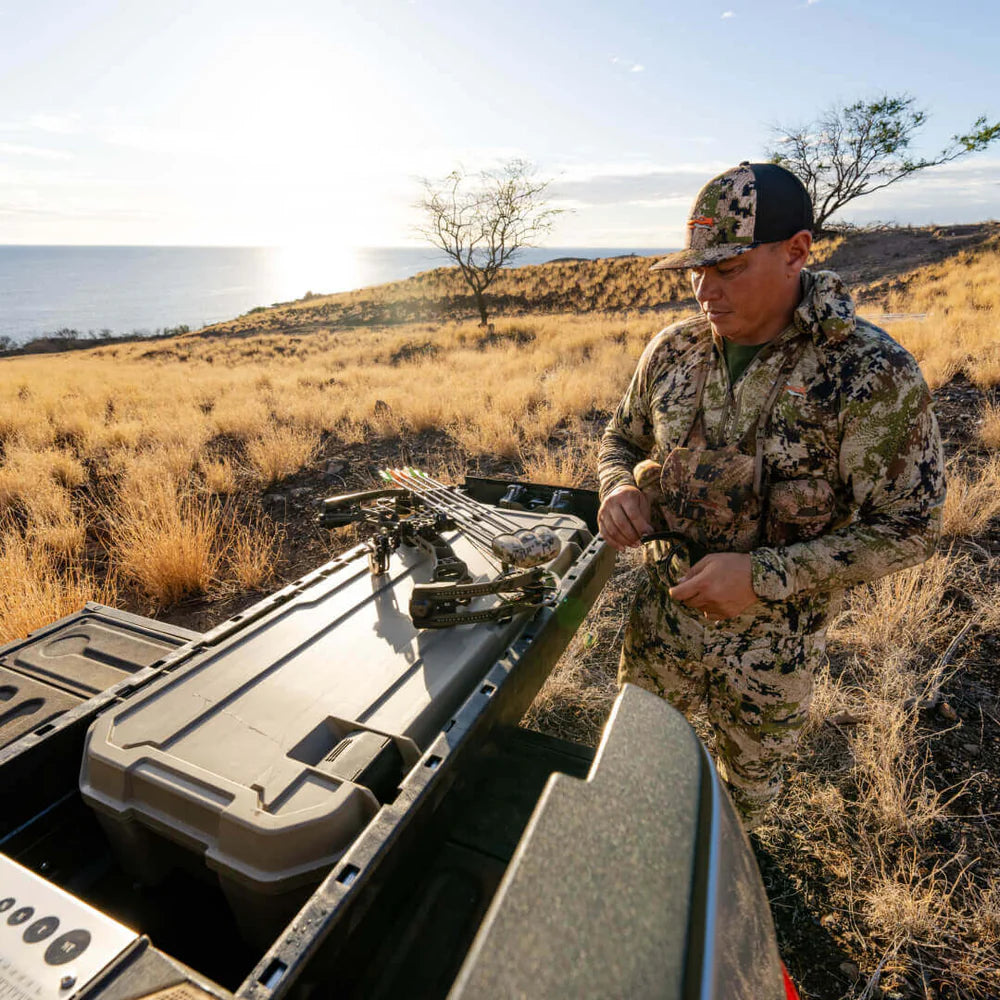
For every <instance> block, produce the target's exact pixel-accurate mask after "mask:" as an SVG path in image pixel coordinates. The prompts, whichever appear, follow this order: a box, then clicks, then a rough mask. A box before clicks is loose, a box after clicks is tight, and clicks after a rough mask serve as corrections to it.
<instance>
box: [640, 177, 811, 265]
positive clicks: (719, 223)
mask: <svg viewBox="0 0 1000 1000" xmlns="http://www.w3.org/2000/svg"><path fill="white" fill-rule="evenodd" d="M812 225H813V215H812V201H811V200H810V198H809V193H808V192H807V191H806V189H805V186H804V185H803V183H802V181H800V180H799V179H798V177H796V176H795V174H793V173H792V172H791V171H789V170H786V169H785V168H784V167H779V166H778V165H777V164H774V163H750V162H749V161H746V160H744V161H743V162H742V163H741V164H740V165H739V166H738V167H733V168H732V169H731V170H727V171H726V172H725V173H724V174H719V176H718V177H713V178H712V180H710V181H709V182H708V183H707V184H706V185H705V186H704V187H703V188H702V189H701V191H699V192H698V197H697V198H696V199H695V202H694V206H693V207H692V209H691V215H690V217H689V218H688V224H687V238H686V239H685V242H684V249H683V250H678V251H677V253H672V254H670V255H669V256H668V257H664V258H663V259H662V260H659V261H657V262H656V263H655V264H654V265H653V266H652V267H651V268H650V270H652V271H661V270H666V269H682V268H688V267H706V266H708V265H710V264H718V263H719V262H720V261H723V260H728V259H729V258H731V257H739V256H740V254H744V253H746V252H747V251H748V250H753V248H754V247H758V246H760V245H761V244H762V243H775V242H777V241H779V240H787V239H788V238H789V237H790V236H793V235H794V234H795V233H797V232H799V231H801V230H803V229H810V230H811V229H812Z"/></svg>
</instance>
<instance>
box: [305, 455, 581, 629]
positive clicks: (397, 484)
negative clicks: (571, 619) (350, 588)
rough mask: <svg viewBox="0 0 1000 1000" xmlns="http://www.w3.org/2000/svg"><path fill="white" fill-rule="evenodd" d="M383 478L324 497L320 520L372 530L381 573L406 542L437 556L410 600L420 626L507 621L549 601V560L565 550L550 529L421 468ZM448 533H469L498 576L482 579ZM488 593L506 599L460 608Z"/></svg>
mask: <svg viewBox="0 0 1000 1000" xmlns="http://www.w3.org/2000/svg"><path fill="white" fill-rule="evenodd" d="M379 475H380V477H381V479H382V480H383V481H384V482H385V483H386V485H385V486H384V487H382V488H379V489H373V490H365V491H362V492H360V493H348V494H345V495H343V496H337V497H331V498H330V499H328V500H324V501H323V512H322V514H321V515H320V523H321V524H322V525H323V526H324V527H327V528H340V527H343V526H345V525H348V524H358V525H362V526H363V527H364V528H366V529H367V530H368V531H369V532H370V536H369V538H368V540H367V542H366V546H367V549H368V565H369V568H370V570H371V572H372V574H373V575H378V574H382V573H385V572H387V571H388V568H389V557H390V556H391V555H392V553H393V552H394V551H396V549H398V548H399V547H400V546H401V545H403V546H407V547H410V548H419V549H422V550H424V551H425V552H427V553H428V554H429V555H430V557H431V559H432V569H431V582H430V583H427V584H416V585H415V586H414V588H413V594H412V596H411V598H410V608H409V610H410V617H411V618H412V620H413V623H414V625H416V626H417V627H418V628H446V627H448V626H451V625H466V624H470V623H474V622H491V621H507V620H509V619H510V618H511V617H512V616H513V615H514V614H517V613H518V612H521V611H528V610H531V609H533V608H538V607H540V606H541V605H542V604H544V603H545V602H546V601H547V600H548V599H549V597H550V596H551V594H552V592H553V583H552V581H551V579H550V577H549V574H547V573H546V572H545V570H544V569H543V565H544V564H545V563H548V562H550V561H551V560H553V559H555V558H556V557H557V556H558V555H559V552H560V549H561V547H562V543H561V542H560V540H559V536H558V535H556V533H555V532H554V531H552V530H551V529H550V528H548V527H546V526H545V525H537V526H535V527H531V528H525V527H523V526H522V525H520V524H519V523H517V521H515V520H513V519H511V518H509V517H504V516H503V515H502V514H501V513H500V512H499V511H498V510H497V509H496V508H494V507H490V506H489V505H487V504H483V503H479V502H478V501H476V500H473V499H472V498H471V497H469V496H467V495H466V494H464V493H462V492H461V491H460V490H458V489H457V488H455V487H453V486H446V485H444V484H443V483H440V482H438V481H437V480H436V479H432V478H431V477H430V476H428V475H427V474H426V473H423V472H421V471H420V470H418V469H413V468H405V469H383V470H382V471H381V472H380V473H379ZM522 509H523V508H522ZM548 509H551V507H549V508H548ZM448 531H458V532H461V534H462V535H463V536H464V537H465V538H466V539H467V540H468V541H469V542H470V543H471V544H472V545H473V546H474V547H475V548H477V549H478V550H479V551H480V552H481V553H483V554H484V555H485V556H486V557H487V559H489V561H490V562H492V563H493V564H494V565H495V566H496V567H497V569H498V573H497V575H496V577H494V578H493V579H492V580H487V581H478V582H477V581H475V580H474V579H473V576H472V574H471V573H470V572H469V568H468V566H467V564H466V563H465V562H464V561H463V560H462V559H460V558H459V557H458V556H457V555H456V554H455V550H454V549H453V548H452V546H451V544H450V543H449V542H448V540H447V539H446V538H445V537H444V533H445V532H448ZM488 595H499V596H500V597H501V601H500V603H499V604H497V605H495V606H493V607H488V608H483V609H478V610H475V611H471V610H459V606H460V605H467V604H469V602H470V601H472V599H473V598H476V597H485V596H488Z"/></svg>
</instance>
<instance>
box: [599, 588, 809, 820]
mask: <svg viewBox="0 0 1000 1000" xmlns="http://www.w3.org/2000/svg"><path fill="white" fill-rule="evenodd" d="M694 614H695V613H692V612H688V611H687V610H686V609H684V608H682V607H681V606H679V605H678V604H676V603H675V602H673V601H672V600H671V599H670V597H669V596H668V595H667V593H666V591H665V590H664V589H663V588H662V587H661V586H658V585H657V584H655V583H653V582H652V581H651V580H650V579H649V577H647V576H643V578H642V582H641V583H640V585H639V589H638V591H637V592H636V596H635V601H634V602H633V605H632V610H631V612H630V614H629V621H628V627H627V629H626V632H625V642H624V645H623V647H622V654H621V662H620V665H619V668H618V684H619V686H621V685H622V684H624V683H626V682H629V683H632V684H637V685H638V686H639V687H642V688H645V689H646V690H647V691H652V692H653V693H654V694H658V695H660V696H661V697H662V698H666V699H667V700H668V701H669V702H670V703H671V704H673V705H674V706H675V707H676V708H678V709H680V711H682V712H684V713H685V715H690V714H691V712H692V710H693V709H695V708H697V707H699V706H702V707H704V709H705V712H706V714H707V715H708V719H709V722H710V723H711V725H712V728H713V730H714V731H715V736H716V745H717V754H716V756H717V763H718V765H719V772H720V774H721V775H722V777H723V779H724V780H725V782H726V784H727V786H728V788H729V793H730V795H731V797H732V799H733V803H734V804H735V806H736V808H737V809H738V811H739V812H740V814H741V816H742V817H743V822H744V826H745V827H746V828H747V829H752V828H753V827H754V826H755V825H756V824H757V823H758V822H759V821H760V818H761V816H762V815H763V813H764V810H765V809H766V808H767V806H768V804H769V803H770V802H771V800H772V799H773V798H774V797H775V796H776V795H777V794H778V791H779V790H780V788H781V770H782V764H783V763H784V762H785V761H786V760H788V759H789V758H790V757H792V756H793V755H794V753H795V747H796V744H797V743H798V738H799V733H800V731H801V729H802V724H803V722H805V719H806V715H807V712H808V709H809V700H810V697H811V695H812V684H813V675H814V673H815V671H816V667H817V665H818V664H819V662H820V661H821V659H822V657H823V653H824V648H825V643H826V636H825V633H824V632H817V633H813V634H811V635H794V634H790V633H787V634H784V635H780V636H774V635H771V636H764V637H760V636H756V637H754V636H747V635H746V634H745V633H742V632H732V631H729V630H727V628H726V623H725V622H720V623H712V622H707V621H704V620H703V619H699V618H695V617H693V615H694Z"/></svg>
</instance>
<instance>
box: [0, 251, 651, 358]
mask: <svg viewBox="0 0 1000 1000" xmlns="http://www.w3.org/2000/svg"><path fill="white" fill-rule="evenodd" d="M666 252H668V250H667V249H662V248H634V247H548V248H545V249H539V248H529V249H525V250H524V251H523V252H522V253H521V255H520V257H519V258H518V259H517V261H516V263H517V264H540V263H543V262H544V261H547V260H553V259H556V258H559V257H586V258H597V257H615V256H618V255H621V254H629V253H637V254H660V253H666ZM449 263H450V261H449V259H448V258H447V257H445V256H444V255H443V254H441V253H440V252H438V251H435V250H433V249H431V248H423V247H360V248H350V249H340V248H336V247H321V248H309V249H305V248H301V249H300V248H278V247H133V246H120V247H119V246H90V247H85V246H0V336H6V337H10V338H11V339H12V340H13V341H15V342H16V343H23V342H24V341H26V340H30V339H31V338H33V337H40V336H43V335H45V334H51V333H56V332H58V331H60V330H63V329H70V330H76V331H78V333H79V334H80V335H81V336H84V337H85V336H88V335H91V334H93V335H95V336H96V335H100V334H101V333H102V332H103V331H111V333H112V334H115V335H121V334H129V333H133V332H142V333H146V334H149V333H156V332H157V331H162V330H164V329H168V328H172V327H177V326H181V325H184V326H188V327H190V328H191V329H196V328H197V327H200V326H204V325H205V324H207V323H215V322H218V321H219V320H225V319H232V318H234V317H236V316H239V315H241V314H242V313H245V312H246V311H247V310H249V309H252V308H254V307H255V306H266V305H271V304H272V303H275V302H287V301H290V300H292V299H297V298H301V297H302V296H303V295H305V294H306V293H307V292H314V293H316V294H322V293H330V292H342V291H347V290H349V289H352V288H363V287H365V286H367V285H376V284H381V283H382V282H386V281H396V280H398V279H401V278H407V277H410V276H411V275H414V274H416V273H418V272H419V271H426V270H429V269H430V268H434V267H440V266H442V265H446V264H449Z"/></svg>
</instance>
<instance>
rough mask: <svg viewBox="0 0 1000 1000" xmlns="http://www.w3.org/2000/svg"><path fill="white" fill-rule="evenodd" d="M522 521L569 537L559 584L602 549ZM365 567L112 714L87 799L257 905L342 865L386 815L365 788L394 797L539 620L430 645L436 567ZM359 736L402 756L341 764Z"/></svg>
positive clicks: (298, 599)
mask: <svg viewBox="0 0 1000 1000" xmlns="http://www.w3.org/2000/svg"><path fill="white" fill-rule="evenodd" d="M507 516H510V517H512V518H514V519H516V520H518V521H523V522H524V524H525V525H531V524H538V523H544V524H546V525H547V526H549V527H550V528H552V529H553V530H555V531H557V532H558V533H559V534H560V535H561V536H562V538H563V540H564V541H565V543H566V544H565V545H564V547H563V552H562V553H561V555H560V556H559V557H558V558H557V560H555V562H554V563H553V564H552V567H551V568H552V570H553V571H554V572H555V573H556V574H557V575H560V574H561V573H563V572H565V571H566V569H567V568H568V567H569V566H571V565H572V563H573V561H574V559H575V557H576V555H578V554H579V552H580V548H579V546H578V544H577V543H576V539H578V538H580V539H584V540H589V537H590V536H589V533H587V532H586V529H585V527H584V525H583V522H581V521H580V520H578V519H577V518H575V517H572V516H569V515H561V514H549V515H538V514H531V513H527V512H525V513H520V512H517V513H515V512H509V514H508V515H507ZM447 540H448V541H449V542H451V544H452V545H453V547H454V549H455V552H456V554H457V555H458V556H459V558H461V559H463V560H465V562H466V563H467V564H468V566H469V569H470V572H471V573H472V574H473V576H474V577H475V579H476V580H477V581H485V580H487V579H491V578H492V577H493V576H495V574H496V567H495V566H493V565H492V564H491V563H489V562H488V561H487V560H486V559H485V558H484V556H483V555H482V554H481V553H480V552H479V551H478V550H477V549H475V548H473V546H472V545H471V544H470V543H469V542H468V541H467V540H466V539H465V538H464V537H463V536H462V535H460V534H458V533H449V534H448V536H447ZM362 553H363V550H360V549H356V550H353V551H352V552H350V553H347V554H345V556H344V557H342V558H340V559H337V560H334V561H333V562H331V563H329V564H328V565H327V566H325V567H323V568H321V569H320V570H317V571H316V572H315V573H313V574H311V575H310V576H308V577H306V578H304V579H303V580H302V581H300V582H299V583H298V584H297V585H293V587H292V588H289V589H288V591H286V592H282V594H279V595H276V596H277V597H278V598H281V600H280V602H279V603H277V605H276V606H275V607H273V609H272V610H270V611H266V613H264V609H265V608H266V605H267V604H268V601H265V602H263V603H262V605H260V606H258V609H251V610H250V611H248V612H246V614H245V615H244V616H243V617H244V618H245V619H246V621H247V624H246V625H245V626H244V627H242V628H239V629H237V630H236V631H232V629H230V630H229V631H227V632H225V633H224V634H223V636H222V637H221V638H220V639H219V640H218V642H217V644H215V645H210V646H209V648H207V649H205V650H203V651H201V652H199V653H196V654H195V655H193V656H192V657H191V658H190V659H189V660H187V661H185V662H184V663H183V664H182V665H181V666H180V667H178V668H177V669H176V670H175V671H173V672H172V673H170V674H169V675H167V676H165V677H163V678H161V679H160V680H158V681H154V682H153V683H152V684H151V685H149V686H148V687H146V688H144V689H143V690H141V691H139V692H137V693H136V694H135V695H133V696H132V697H130V698H128V699H127V700H126V701H124V702H122V703H121V704H120V705H117V706H115V707H114V708H112V709H110V710H109V711H107V712H106V713H105V714H104V715H102V716H101V717H100V718H99V719H98V720H97V721H96V722H95V723H94V725H93V726H92V727H91V730H90V733H89V734H88V740H87V747H86V751H85V756H84V764H83V770H82V773H81V791H82V792H83V795H84V797H85V798H86V799H87V800H88V801H89V802H90V803H91V804H92V805H94V806H96V807H98V808H99V809H101V810H102V811H103V812H104V813H105V814H110V815H112V816H114V817H116V818H118V819H120V820H122V821H127V820H130V819H132V818H134V819H135V820H137V821H139V822H140V823H143V824H145V825H147V826H152V827H154V828H155V829H157V830H158V831H160V832H162V833H163V834H165V835H166V836H168V837H170V838H172V839H174V840H176V841H179V842H181V843H182V844H185V845H187V846H189V847H191V848H193V849H197V850H204V851H205V855H206V860H207V861H208V863H209V864H210V865H212V866H214V867H216V868H218V869H219V870H220V871H222V872H223V873H225V874H228V875H230V876H231V877H234V878H236V879H239V880H241V881H243V882H245V883H247V884H248V885H249V886H250V887H251V888H254V889H257V890H259V891H270V892H277V891H281V890H283V889H285V888H290V887H292V886H293V885H294V884H296V883H297V881H304V880H305V878H307V877H310V876H312V877H314V873H315V872H316V870H317V869H321V868H325V867H328V866H329V865H330V864H332V863H333V862H334V861H335V860H336V859H337V857H339V855H340V854H341V853H343V851H344V850H345V849H346V847H347V846H348V845H349V844H350V843H351V842H352V841H353V840H354V838H355V837H356V836H357V834H358V833H359V832H360V831H361V829H363V827H364V826H365V825H366V824H367V822H368V821H369V820H370V819H371V817H372V816H373V815H374V814H375V812H376V811H377V809H378V807H379V801H378V799H377V798H376V795H375V794H374V793H373V791H372V790H371V789H370V788H369V787H366V786H365V785H363V784H360V783H359V781H360V780H361V778H362V777H365V776H368V777H367V778H366V780H370V781H371V782H372V783H373V784H375V785H377V786H378V789H380V790H381V793H382V794H383V795H384V794H385V788H386V785H387V778H391V775H392V774H393V773H394V772H393V768H397V769H398V770H399V772H400V774H402V772H403V770H404V769H405V768H408V767H409V766H411V765H412V764H413V763H415V762H416V760H417V759H418V757H419V756H420V753H421V752H422V750H423V749H424V748H426V747H427V746H428V745H429V744H430V743H431V742H432V740H433V739H434V738H435V737H436V736H437V735H438V733H439V732H440V730H441V728H442V726H443V725H444V723H445V722H446V721H447V720H448V718H449V717H450V716H451V714H452V713H453V712H454V711H455V709H456V708H457V707H458V706H459V705H460V704H461V703H462V702H463V701H464V700H465V699H466V697H468V695H469V694H470V693H471V691H472V690H473V688H474V685H475V684H476V683H477V682H478V681H479V680H480V679H481V678H482V677H483V676H484V675H485V674H486V673H487V671H488V670H489V668H490V667H491V666H492V665H493V663H494V662H495V661H496V660H497V658H498V657H499V656H500V655H502V653H503V651H504V650H505V649H506V647H507V646H508V645H509V644H510V643H511V642H512V641H513V640H514V638H515V637H516V636H517V635H518V634H519V633H520V632H521V631H522V630H523V628H524V626H525V623H526V619H527V616H524V615H522V616H519V617H516V618H514V619H513V620H512V621H510V622H507V623H504V624H499V623H491V624H477V625H464V626H460V627H456V628H446V629H440V630H432V631H423V632H421V631H418V630H417V629H415V628H414V626H413V623H412V622H411V621H410V618H409V616H408V615H407V613H406V609H407V607H408V603H409V598H410V594H411V592H412V588H413V585H414V583H424V582H429V579H430V572H431V560H430V558H429V556H428V555H427V554H425V553H424V552H423V551H420V550H413V549H406V548H401V549H400V550H398V552H397V553H395V554H394V555H393V557H392V559H391V562H390V567H389V572H388V573H387V574H383V575H381V576H372V575H371V574H370V573H369V571H368V567H367V563H366V561H365V560H364V559H362V558H358V556H359V555H360V554H362ZM270 600H272V601H273V600H274V599H270ZM496 600H497V598H495V597H485V598H477V599H476V600H475V601H474V602H473V603H472V605H471V606H470V607H471V608H473V609H476V608H479V607H487V606H489V605H490V604H491V603H493V602H495V601H496ZM212 640H213V636H212V634H211V633H210V634H209V635H208V636H207V637H206V642H208V643H211V642H212ZM359 731H360V732H368V733H373V734H380V735H382V736H384V737H388V738H390V739H391V741H392V743H393V744H394V748H390V749H394V750H395V751H396V753H395V755H393V754H391V753H387V748H386V746H385V744H384V741H380V740H377V739H376V740H370V741H363V740H358V739H357V738H356V737H355V738H353V739H352V743H353V744H355V746H353V747H352V748H351V750H350V753H348V752H347V751H346V750H345V751H344V752H342V753H340V754H338V753H334V751H335V750H336V748H337V747H338V745H339V744H341V742H342V741H344V740H346V739H347V738H348V737H352V734H355V733H358V732H359ZM348 758H350V760H351V765H350V767H345V766H344V764H345V762H346V761H347V759H348ZM352 776H353V777H352ZM388 783H389V784H392V786H393V788H394V785H395V782H391V781H389V782H388Z"/></svg>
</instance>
